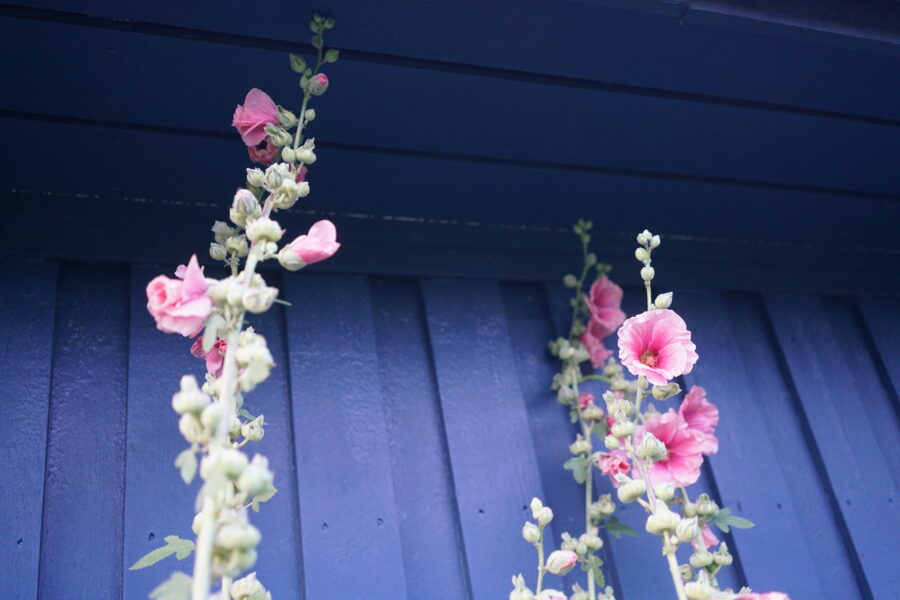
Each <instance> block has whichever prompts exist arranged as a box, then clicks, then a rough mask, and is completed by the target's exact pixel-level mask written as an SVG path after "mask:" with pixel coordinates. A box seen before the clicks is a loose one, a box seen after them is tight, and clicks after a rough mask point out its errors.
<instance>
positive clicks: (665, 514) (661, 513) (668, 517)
mask: <svg viewBox="0 0 900 600" xmlns="http://www.w3.org/2000/svg"><path fill="white" fill-rule="evenodd" d="M680 522H681V517H679V516H678V515H677V514H676V513H674V512H672V511H671V510H669V507H668V506H667V505H666V503H665V502H663V501H662V500H657V501H656V507H655V508H654V510H653V514H651V515H650V516H649V517H647V523H646V525H645V526H644V528H645V529H646V530H647V533H653V534H656V535H664V534H666V533H673V532H674V531H675V529H676V528H677V527H678V524H679V523H680Z"/></svg>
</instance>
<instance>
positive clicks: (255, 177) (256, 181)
mask: <svg viewBox="0 0 900 600" xmlns="http://www.w3.org/2000/svg"><path fill="white" fill-rule="evenodd" d="M265 180H266V176H265V174H263V172H262V170H261V169H247V185H250V186H253V187H257V188H261V187H262V186H263V184H264V183H265Z"/></svg>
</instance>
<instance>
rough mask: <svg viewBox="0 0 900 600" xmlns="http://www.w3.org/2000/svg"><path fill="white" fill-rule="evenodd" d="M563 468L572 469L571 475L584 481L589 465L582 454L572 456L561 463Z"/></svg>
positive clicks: (577, 479) (579, 480)
mask: <svg viewBox="0 0 900 600" xmlns="http://www.w3.org/2000/svg"><path fill="white" fill-rule="evenodd" d="M563 468H564V469H567V470H569V471H572V477H574V478H575V481H577V482H578V483H584V482H585V481H587V478H588V475H589V474H590V468H591V466H590V463H588V460H587V458H585V457H584V456H573V457H572V458H570V459H569V460H567V461H566V462H565V463H563Z"/></svg>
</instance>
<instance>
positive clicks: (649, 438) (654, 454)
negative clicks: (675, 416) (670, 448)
mask: <svg viewBox="0 0 900 600" xmlns="http://www.w3.org/2000/svg"><path fill="white" fill-rule="evenodd" d="M635 453H636V454H637V455H638V456H639V457H641V458H643V459H644V460H648V461H650V462H656V461H658V460H662V459H663V458H665V456H666V445H665V444H663V443H662V442H661V441H659V439H657V437H656V436H655V435H653V434H652V433H651V432H649V431H646V432H644V435H643V436H642V437H641V443H640V444H638V447H637V450H636V451H635Z"/></svg>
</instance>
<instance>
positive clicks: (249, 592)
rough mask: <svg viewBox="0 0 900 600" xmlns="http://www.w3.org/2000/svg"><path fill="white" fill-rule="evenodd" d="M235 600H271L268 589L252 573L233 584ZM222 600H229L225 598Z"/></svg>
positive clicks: (232, 589)
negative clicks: (269, 599) (268, 599)
mask: <svg viewBox="0 0 900 600" xmlns="http://www.w3.org/2000/svg"><path fill="white" fill-rule="evenodd" d="M231 598H232V599H233V600H266V599H267V598H270V596H269V593H268V592H267V591H266V588H264V587H263V584H261V583H260V582H259V581H257V579H256V573H250V574H249V575H247V576H246V577H241V578H240V579H238V580H237V581H235V582H234V583H233V584H231ZM222 600H227V599H226V598H223V599H222Z"/></svg>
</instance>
